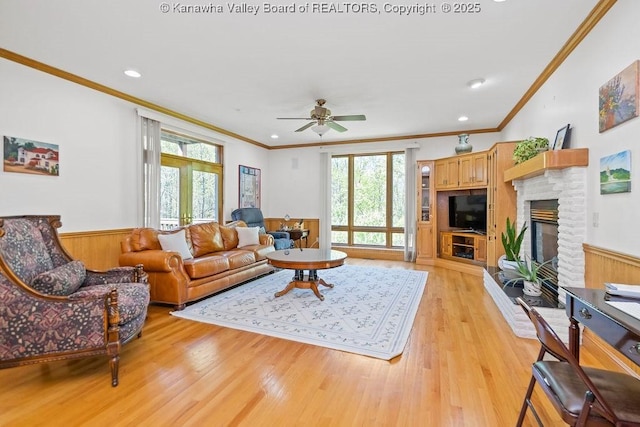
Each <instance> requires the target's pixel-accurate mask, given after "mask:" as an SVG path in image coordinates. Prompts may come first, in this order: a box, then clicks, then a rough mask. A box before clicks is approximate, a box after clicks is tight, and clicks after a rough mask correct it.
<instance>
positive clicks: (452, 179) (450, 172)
mask: <svg viewBox="0 0 640 427" xmlns="http://www.w3.org/2000/svg"><path fill="white" fill-rule="evenodd" d="M458 171H459V160H458V159H457V158H456V157H449V158H448V159H447V188H457V187H458V185H459V175H458V174H459V172H458Z"/></svg>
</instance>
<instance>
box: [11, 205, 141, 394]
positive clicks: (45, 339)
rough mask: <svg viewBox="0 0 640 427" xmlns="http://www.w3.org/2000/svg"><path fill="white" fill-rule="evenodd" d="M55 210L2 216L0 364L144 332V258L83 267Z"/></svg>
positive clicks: (113, 348)
mask: <svg viewBox="0 0 640 427" xmlns="http://www.w3.org/2000/svg"><path fill="white" fill-rule="evenodd" d="M61 225H62V224H61V223H60V217H59V216H13V217H0V368H9V367H14V366H20V365H27V364H33V363H39V362H49V361H54V360H61V359H71V358H80V357H87V356H95V355H100V354H106V355H108V356H109V364H110V367H111V384H112V386H114V387H115V386H117V385H118V365H119V359H120V356H119V354H120V346H121V344H122V343H125V342H127V341H129V340H131V339H132V338H133V337H135V336H141V331H142V326H143V324H144V321H145V318H146V316H147V306H148V304H149V289H148V286H147V284H146V283H139V282H141V281H142V279H143V277H142V276H143V275H144V272H143V271H142V266H137V267H118V268H114V269H112V270H109V271H106V272H97V271H92V270H87V269H85V268H84V265H83V264H82V262H81V261H74V260H72V259H71V256H70V255H69V254H68V253H67V252H66V251H65V249H64V248H63V247H62V245H61V243H60V240H59V238H58V233H57V231H56V229H57V228H59V227H60V226H61Z"/></svg>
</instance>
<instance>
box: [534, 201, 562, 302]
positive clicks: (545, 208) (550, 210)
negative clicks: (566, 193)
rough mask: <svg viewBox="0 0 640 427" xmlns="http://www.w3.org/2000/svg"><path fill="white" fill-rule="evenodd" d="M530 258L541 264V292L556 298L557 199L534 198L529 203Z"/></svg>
mask: <svg viewBox="0 0 640 427" xmlns="http://www.w3.org/2000/svg"><path fill="white" fill-rule="evenodd" d="M530 212H531V217H530V221H531V222H530V223H531V260H532V262H534V263H537V264H539V265H540V264H542V263H544V262H547V261H549V262H548V263H547V264H545V265H543V266H542V267H541V268H540V271H539V275H540V276H541V277H542V280H541V282H542V292H543V293H545V294H547V296H549V297H551V298H554V299H556V300H557V298H558V200H557V199H554V200H534V201H531V205H530Z"/></svg>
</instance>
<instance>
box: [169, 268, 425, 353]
mask: <svg viewBox="0 0 640 427" xmlns="http://www.w3.org/2000/svg"><path fill="white" fill-rule="evenodd" d="M318 275H319V276H320V277H321V278H322V279H324V280H325V281H326V282H327V283H332V284H334V287H333V288H327V287H324V286H322V285H320V286H318V288H319V290H320V292H321V293H322V295H323V296H324V297H325V299H324V301H320V300H319V299H318V298H317V297H316V296H315V295H314V294H313V292H312V291H311V290H309V289H293V290H292V291H290V292H289V293H287V294H285V295H283V296H281V297H278V298H276V297H275V296H274V294H275V293H276V292H277V291H280V290H282V289H284V288H285V286H286V285H287V283H289V281H290V280H291V279H292V276H293V271H291V270H281V271H279V272H276V273H274V274H270V275H268V276H265V277H262V278H260V279H257V280H254V281H252V282H249V283H246V284H244V285H241V286H238V287H236V288H233V289H230V290H228V291H226V292H222V293H220V294H218V295H214V296H212V297H210V298H208V299H206V300H204V301H201V302H198V303H196V304H194V305H191V306H188V307H187V308H186V309H184V310H182V311H174V312H172V313H171V314H172V315H174V316H177V317H181V318H184V319H189V320H195V321H199V322H205V323H211V324H214V325H219V326H225V327H229V328H234V329H240V330H243V331H250V332H255V333H258V334H263V335H269V336H273V337H278V338H283V339H287V340H291V341H298V342H303V343H306V344H312V345H317V346H322V347H328V348H331V349H335V350H341V351H347V352H350V353H357V354H362V355H366V356H370V357H375V358H378V359H384V360H390V359H392V358H394V357H396V356H398V355H400V354H401V353H402V351H403V350H404V347H405V344H406V343H407V340H408V339H409V333H410V332H411V327H412V325H413V320H414V318H415V315H416V312H417V310H418V305H419V304H420V298H421V297H422V293H423V291H424V287H425V285H426V283H427V276H428V275H427V273H426V272H423V271H414V270H403V269H397V268H373V267H364V266H351V265H344V266H341V267H337V268H333V269H328V270H318Z"/></svg>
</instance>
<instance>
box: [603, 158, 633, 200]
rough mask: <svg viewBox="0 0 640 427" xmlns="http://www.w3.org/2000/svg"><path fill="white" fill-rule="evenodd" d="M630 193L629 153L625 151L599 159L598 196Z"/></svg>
mask: <svg viewBox="0 0 640 427" xmlns="http://www.w3.org/2000/svg"><path fill="white" fill-rule="evenodd" d="M630 191H631V151H630V150H625V151H621V152H619V153H616V154H612V155H610V156H606V157H602V158H601V159H600V194H614V193H628V192H630Z"/></svg>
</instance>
